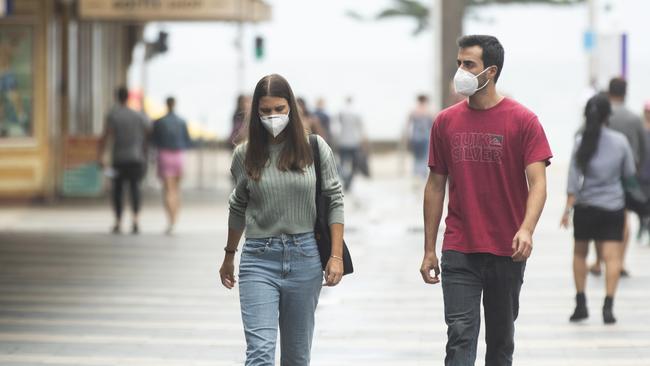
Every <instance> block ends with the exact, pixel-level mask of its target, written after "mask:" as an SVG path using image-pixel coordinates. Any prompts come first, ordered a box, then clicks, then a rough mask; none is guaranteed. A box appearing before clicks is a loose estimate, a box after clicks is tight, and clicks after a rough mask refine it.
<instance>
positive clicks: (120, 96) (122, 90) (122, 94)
mask: <svg viewBox="0 0 650 366" xmlns="http://www.w3.org/2000/svg"><path fill="white" fill-rule="evenodd" d="M115 96H116V97H117V101H118V102H120V104H124V103H126V101H127V100H129V90H128V89H127V88H126V87H125V86H120V87H119V88H117V92H116V93H115Z"/></svg>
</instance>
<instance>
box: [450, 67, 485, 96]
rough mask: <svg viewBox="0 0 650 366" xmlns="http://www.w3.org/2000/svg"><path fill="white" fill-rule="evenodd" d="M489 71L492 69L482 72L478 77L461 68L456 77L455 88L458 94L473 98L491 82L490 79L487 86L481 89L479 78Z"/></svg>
mask: <svg viewBox="0 0 650 366" xmlns="http://www.w3.org/2000/svg"><path fill="white" fill-rule="evenodd" d="M489 69H490V68H489V67H488V68H487V69H485V70H483V71H481V72H480V73H479V74H478V75H474V74H472V73H471V72H469V71H467V70H464V69H462V68H460V67H459V68H458V71H456V75H454V88H455V89H456V93H458V94H461V95H464V96H466V97H471V96H472V95H474V94H476V92H477V91H479V90H481V89H483V88H484V87H485V86H486V85H487V84H488V83H489V82H490V79H488V80H487V81H486V82H485V84H483V86H481V87H480V88H479V87H478V77H479V76H480V75H481V74H482V73H484V72H486V71H488V70H489Z"/></svg>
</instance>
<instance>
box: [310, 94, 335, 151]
mask: <svg viewBox="0 0 650 366" xmlns="http://www.w3.org/2000/svg"><path fill="white" fill-rule="evenodd" d="M314 117H316V118H317V119H318V122H319V124H320V127H321V128H322V130H323V135H321V137H323V138H324V139H325V141H326V142H327V143H328V144H329V145H330V146H332V124H331V118H330V115H329V113H327V110H326V109H325V99H323V98H318V100H317V101H316V109H315V110H314Z"/></svg>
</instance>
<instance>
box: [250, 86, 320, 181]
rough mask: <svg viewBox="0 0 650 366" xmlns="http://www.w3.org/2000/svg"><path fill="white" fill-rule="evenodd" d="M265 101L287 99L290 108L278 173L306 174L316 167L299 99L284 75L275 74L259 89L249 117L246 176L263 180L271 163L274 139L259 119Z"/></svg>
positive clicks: (256, 91)
mask: <svg viewBox="0 0 650 366" xmlns="http://www.w3.org/2000/svg"><path fill="white" fill-rule="evenodd" d="M262 97H277V98H284V99H285V100H286V101H287V103H288V104H289V124H288V125H287V127H286V128H285V129H284V131H282V134H281V135H280V136H282V137H283V138H284V141H285V144H284V146H283V147H282V151H281V152H280V158H279V159H278V165H277V167H278V169H279V170H281V171H284V172H286V171H289V170H291V171H295V172H303V171H304V169H305V168H306V167H307V166H309V165H310V164H312V163H313V158H312V156H311V148H310V146H309V143H308V142H307V138H306V136H305V128H304V126H303V124H302V121H301V120H300V112H299V110H298V106H297V103H296V98H295V97H294V95H293V91H292V90H291V86H289V83H288V82H287V80H286V79H285V78H283V77H282V76H280V75H277V74H272V75H267V76H265V77H263V78H262V79H261V80H260V81H259V82H258V83H257V85H256V86H255V92H254V93H253V102H252V103H251V112H250V115H249V116H250V120H249V126H248V146H247V149H246V157H245V159H244V166H245V168H246V174H247V175H248V176H249V177H250V178H251V179H253V180H260V178H261V177H262V169H264V166H266V164H267V162H268V160H269V144H270V139H271V137H270V134H269V133H268V132H267V130H266V128H264V126H263V125H262V121H261V120H260V115H259V105H260V99H262Z"/></svg>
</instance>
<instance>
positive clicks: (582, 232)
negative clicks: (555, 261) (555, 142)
mask: <svg viewBox="0 0 650 366" xmlns="http://www.w3.org/2000/svg"><path fill="white" fill-rule="evenodd" d="M611 110H612V108H611V105H610V102H609V100H608V99H607V96H606V95H604V94H597V95H595V96H594V97H592V98H591V99H589V101H588V102H587V105H586V107H585V119H586V123H585V129H584V131H583V132H582V133H581V134H580V135H579V136H578V137H577V139H576V144H575V148H574V150H573V154H572V157H571V165H570V168H569V179H568V186H567V203H566V209H565V210H564V215H563V216H562V220H561V223H560V225H561V226H563V227H568V226H569V216H570V215H571V212H573V228H574V230H573V236H574V239H575V247H574V251H573V277H574V280H575V285H576V308H575V310H574V312H573V314H572V315H571V317H570V318H569V320H570V321H580V320H583V319H586V318H587V317H588V316H589V313H588V311H587V300H586V296H585V284H586V281H587V271H588V267H587V253H588V249H589V242H590V241H592V240H593V241H595V242H596V245H597V246H599V247H601V248H602V256H603V259H604V261H605V266H606V271H605V272H606V278H605V286H606V297H605V301H604V304H603V321H604V322H605V324H612V323H615V322H616V318H614V314H613V304H614V294H615V292H616V286H617V284H618V280H619V278H620V274H621V267H622V254H623V228H624V225H625V212H624V209H625V192H624V189H623V183H624V182H627V181H629V180H632V179H634V176H635V174H636V169H635V163H634V156H633V155H632V149H631V147H630V144H629V142H628V141H627V139H626V138H625V135H623V134H622V133H620V132H617V131H614V130H612V129H610V128H609V127H607V124H608V120H609V115H610V114H611ZM621 167H622V169H621Z"/></svg>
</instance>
